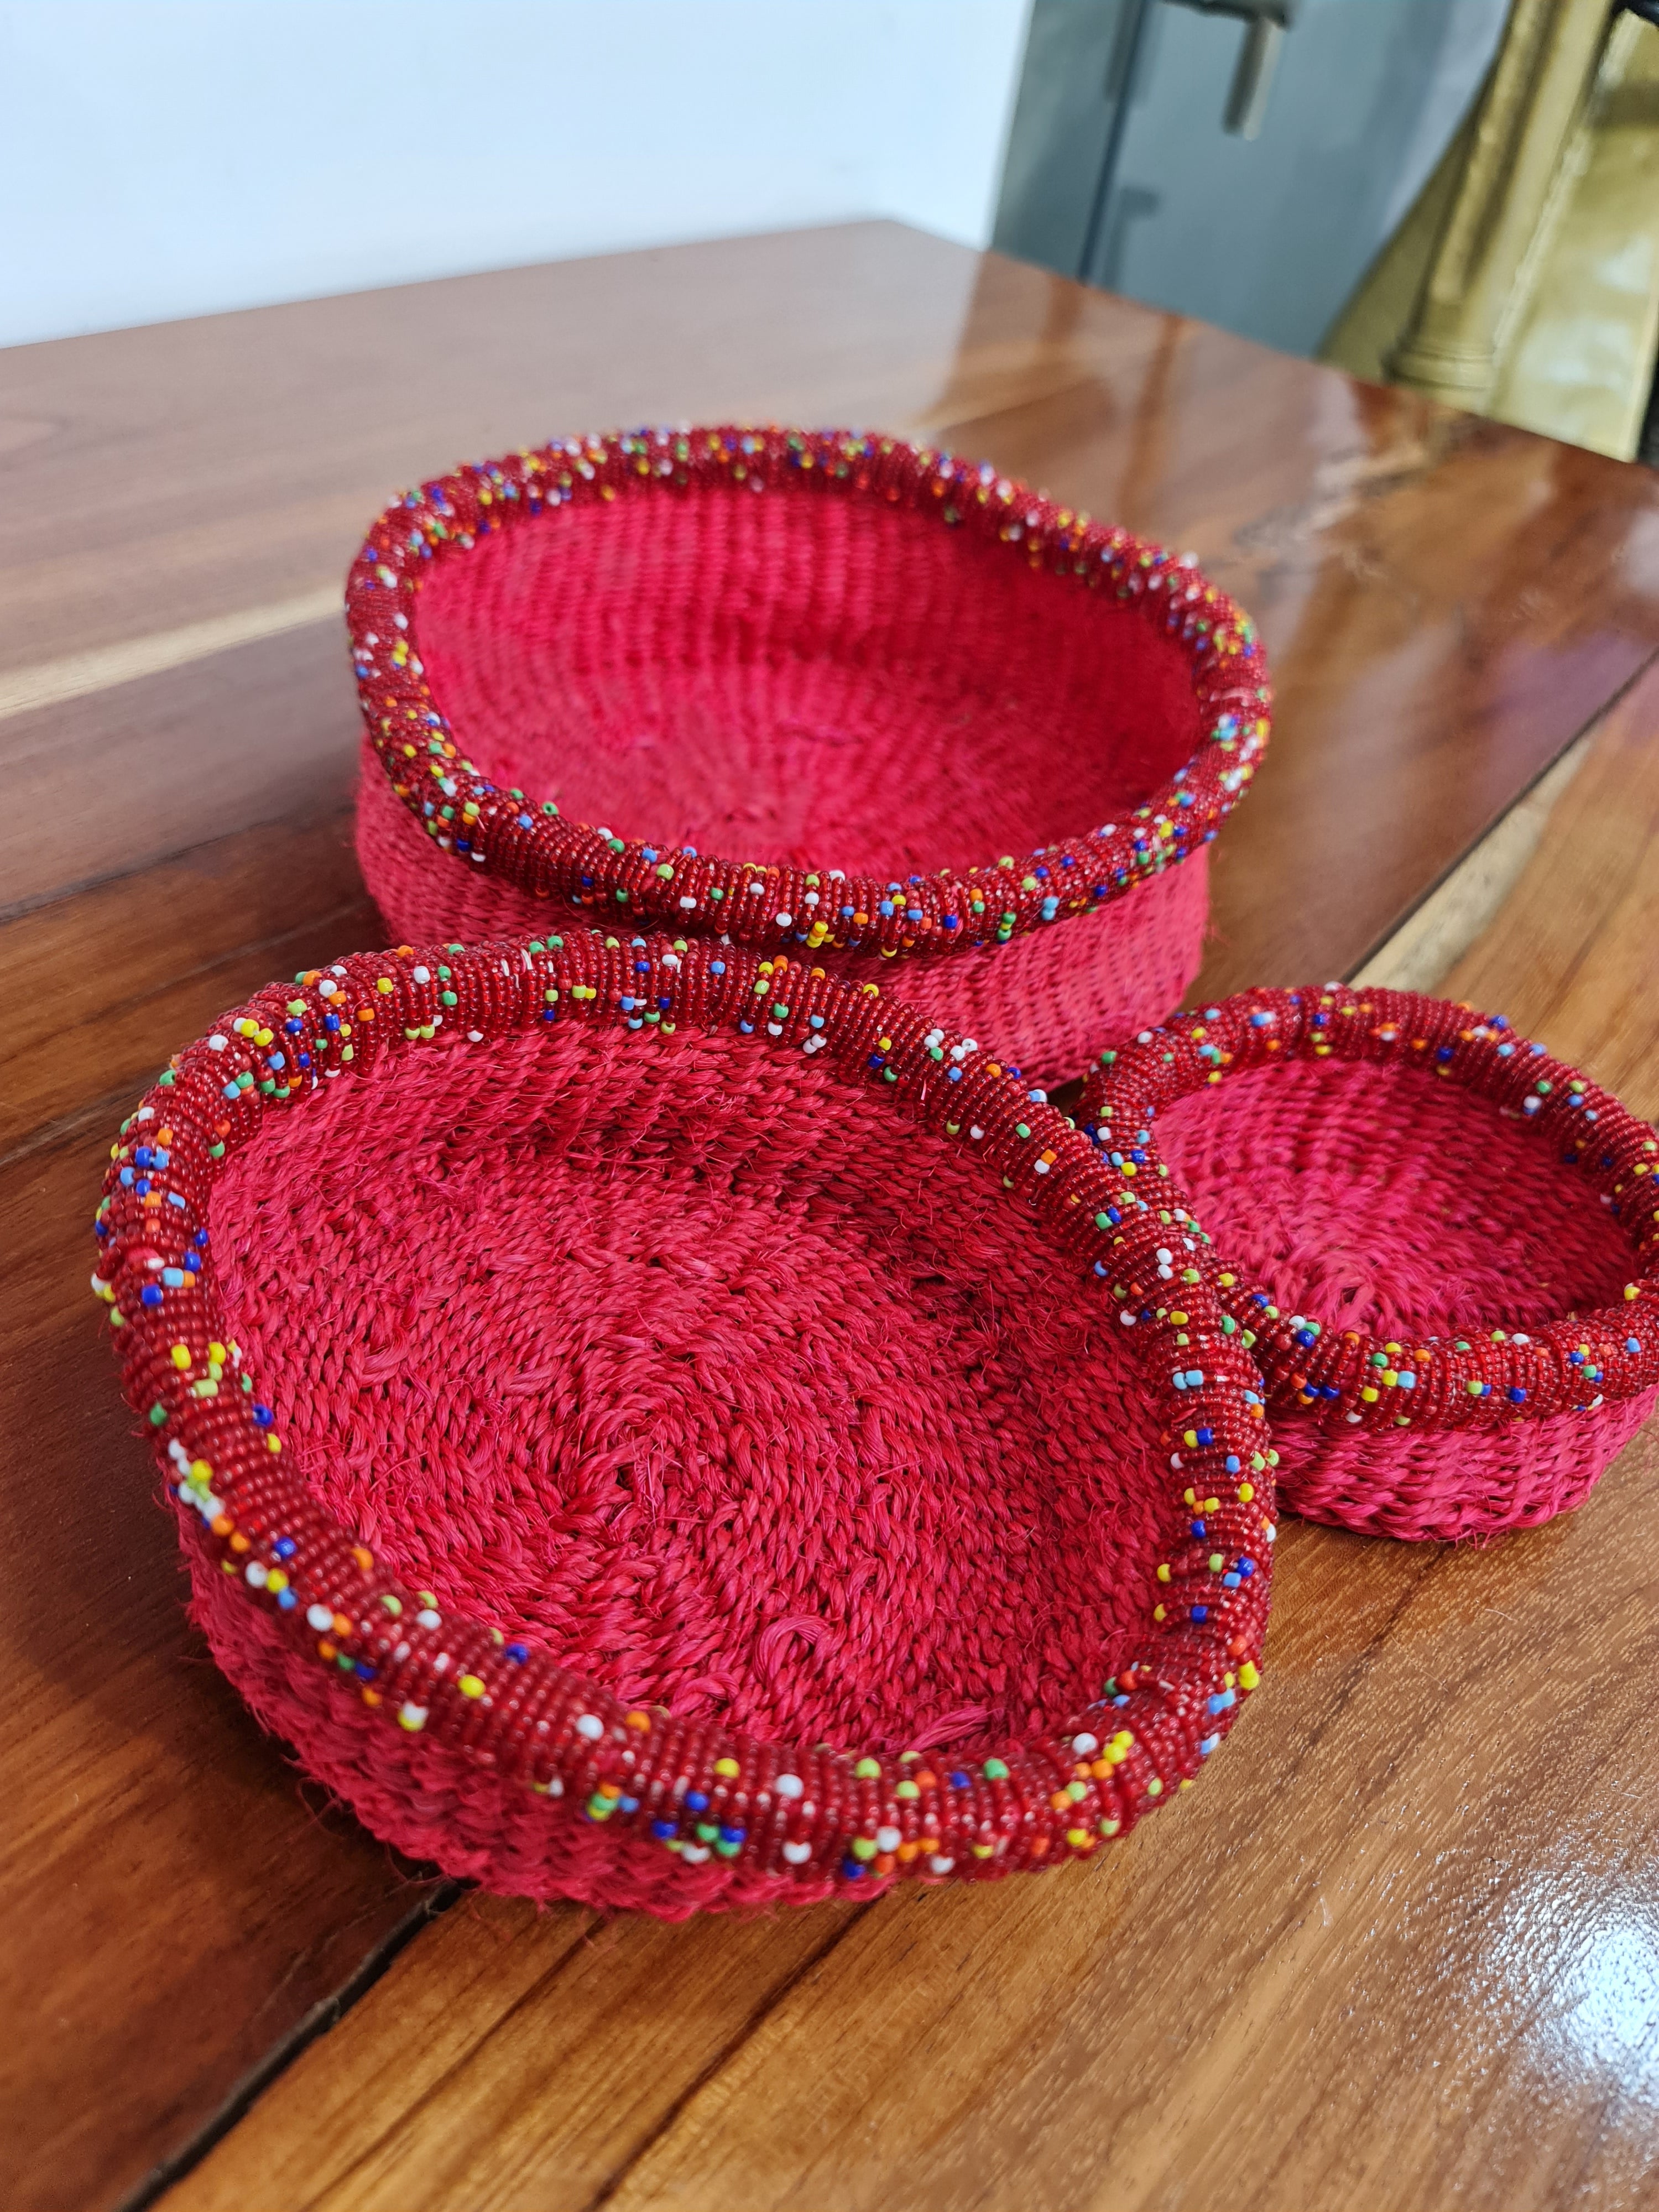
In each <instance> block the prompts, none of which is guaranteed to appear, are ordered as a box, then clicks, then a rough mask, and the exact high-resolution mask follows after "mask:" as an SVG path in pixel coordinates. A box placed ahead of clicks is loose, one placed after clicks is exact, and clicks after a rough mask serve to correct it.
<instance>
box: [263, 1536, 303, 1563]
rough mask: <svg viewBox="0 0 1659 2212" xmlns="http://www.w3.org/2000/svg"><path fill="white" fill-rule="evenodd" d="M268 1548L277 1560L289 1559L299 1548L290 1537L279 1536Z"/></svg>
mask: <svg viewBox="0 0 1659 2212" xmlns="http://www.w3.org/2000/svg"><path fill="white" fill-rule="evenodd" d="M270 1548H271V1550H272V1551H273V1552H275V1553H276V1556H277V1558H278V1559H292V1558H293V1557H294V1554H295V1552H296V1551H297V1550H298V1549H299V1547H298V1545H297V1544H295V1541H294V1539H293V1537H292V1536H279V1537H278V1538H277V1539H276V1542H275V1543H274V1544H273V1545H272V1546H271V1547H270Z"/></svg>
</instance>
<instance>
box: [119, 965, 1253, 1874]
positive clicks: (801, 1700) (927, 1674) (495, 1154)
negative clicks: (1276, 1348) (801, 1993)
mask: <svg viewBox="0 0 1659 2212" xmlns="http://www.w3.org/2000/svg"><path fill="white" fill-rule="evenodd" d="M1117 1184H1118V1179H1117V1178H1116V1177H1115V1176H1113V1175H1112V1174H1111V1173H1110V1172H1109V1170H1107V1169H1106V1168H1105V1167H1104V1166H1103V1163H1102V1162H1101V1161H1100V1160H1099V1159H1098V1158H1097V1157H1096V1156H1095V1154H1094V1152H1093V1151H1092V1149H1091V1146H1090V1145H1089V1144H1088V1142H1087V1140H1086V1139H1085V1138H1084V1137H1083V1136H1082V1135H1081V1134H1080V1133H1079V1132H1078V1131H1077V1130H1076V1129H1074V1128H1073V1126H1072V1125H1071V1123H1069V1122H1068V1121H1066V1120H1065V1119H1063V1118H1062V1117H1061V1116H1060V1115H1059V1114H1057V1113H1056V1112H1054V1109H1051V1108H1049V1107H1048V1106H1046V1105H1044V1104H1043V1103H1041V1101H1040V1099H1036V1098H1034V1097H1032V1095H1031V1093H1030V1089H1029V1087H1028V1085H1026V1084H1025V1083H1024V1082H1023V1081H1021V1080H1019V1079H1016V1078H1015V1077H1014V1076H1012V1074H1011V1073H1008V1072H1007V1071H1006V1069H1004V1068H1003V1067H1001V1066H1000V1065H999V1064H998V1063H997V1062H996V1061H994V1060H991V1059H989V1058H988V1057H987V1055H986V1054H984V1053H982V1052H979V1051H975V1050H970V1049H968V1048H965V1047H964V1046H963V1045H961V1044H959V1043H957V1042H955V1041H953V1040H952V1039H951V1037H950V1036H948V1035H946V1034H945V1031H944V1030H941V1029H940V1028H939V1026H937V1025H936V1024H930V1023H929V1021H928V1020H927V1018H926V1017H925V1016H924V1015H922V1014H921V1013H919V1012H914V1011H912V1010H910V1009H909V1008H908V1007H906V1006H902V1005H895V1004H890V1003H888V1002H887V1001H885V1000H882V999H881V998H880V996H879V994H877V993H876V992H874V991H873V989H872V988H869V987H863V988H859V987H848V986H846V985H843V984H842V983H840V982H838V981H836V980H834V979H833V978H830V977H829V976H827V975H825V974H824V973H823V970H822V969H816V968H814V969H810V970H809V969H807V968H806V967H805V966H804V965H801V964H799V963H789V962H787V961H785V960H784V959H782V958H781V957H780V958H776V959H773V960H766V959H763V958H762V957H761V956H760V955H759V954H757V953H755V952H749V951H735V950H733V951H723V950H722V948H720V947H719V946H718V945H692V944H690V943H687V942H685V941H684V940H682V941H681V942H680V943H678V945H671V944H670V943H669V942H668V940H666V939H663V938H653V939H643V938H640V939H633V940H618V939H616V938H614V937H612V938H605V937H602V936H600V935H599V934H597V933H593V932H590V931H586V930H584V931H580V932H578V933H572V934H571V935H570V936H569V937H568V938H566V939H563V940H561V939H557V938H554V939H550V940H545V941H544V940H539V939H538V940H534V941H532V942H531V943H529V944H526V943H525V942H523V941H522V940H519V941H514V942H512V943H502V944H496V945H487V946H484V947H482V948H480V949H478V950H476V951H461V950H460V949H459V947H456V946H450V947H447V948H445V949H441V950H440V951H429V952H426V953H423V954H416V953H414V952H411V951H410V950H409V949H408V948H407V947H404V948H400V949H399V951H397V952H395V953H389V954H385V955H375V956H368V955H365V956H360V957H354V958H352V959H349V960H346V961H343V962H341V963H338V964H337V965H336V966H334V967H331V968H329V969H324V970H321V971H311V972H308V973H307V974H305V975H301V977H299V978H298V979H297V981H296V982H295V984H294V985H292V986H291V987H273V988H271V989H270V990H267V991H264V992H262V993H261V994H259V995H258V997H257V998H256V999H254V1000H252V1001H251V1002H250V1004H249V1005H248V1006H246V1007H245V1008H244V1009H243V1010H242V1011H241V1012H240V1013H238V1014H237V1015H235V1016H234V1017H228V1018H226V1019H225V1020H224V1021H223V1022H222V1024H220V1027H219V1028H218V1030H216V1031H215V1033H214V1034H213V1035H212V1036H209V1037H208V1038H206V1039H205V1040H204V1041H203V1042H199V1043H197V1044H194V1045H191V1047H190V1048H188V1049H187V1050H186V1051H185V1052H184V1053H182V1054H179V1056H178V1057H177V1059H175V1060H174V1061H173V1064H172V1066H170V1067H169V1069H168V1070H167V1072H166V1073H164V1074H163V1076H162V1077H161V1081H160V1084H159V1085H158V1086H157V1087H156V1088H155V1090H153V1091H151V1092H150V1093H149V1097H147V1098H146V1099H145V1101H144V1103H143V1105H142V1106H141V1107H140V1108H139V1109H137V1113H136V1114H135V1115H133V1116H132V1117H131V1118H130V1119H129V1120H128V1121H126V1122H125V1123H124V1124H123V1127H122V1130H121V1134H120V1140H119V1142H118V1144H117V1146H115V1147H114V1155H113V1159H112V1165H111V1168H110V1171H109V1176H108V1181H107V1184H106V1193H105V1197H104V1200H103V1203H102V1206H100V1216H99V1220H98V1224H97V1228H98V1235H99V1238H100V1262H99V1273H98V1274H97V1275H96V1276H95V1277H94V1289H95V1290H96V1291H98V1292H99V1295H100V1297H103V1298H105V1299H106V1300H107V1301H108V1302H109V1304H110V1305H111V1307H112V1312H111V1316H110V1318H111V1322H112V1325H113V1326H114V1328H115V1342H116V1345H117V1348H118V1352H119V1355H120V1358H121V1362H122V1366H123V1371H124V1376H125V1388H126V1390H127V1393H128V1395H129V1397H130V1400H131V1403H132V1405H133V1406H134V1407H135V1408H136V1409H137V1411H138V1412H139V1413H141V1414H142V1415H143V1417H144V1419H145V1420H146V1422H147V1423H148V1424H149V1428H150V1431H151V1432H152V1433H153V1436H154V1439H155V1448H156V1450H157V1454H158V1457H159V1461H160V1463H161V1468H162V1470H163V1473H164V1474H165V1477H166V1483H167V1492H168V1493H169V1495H170V1497H171V1498H173V1500H174V1501H176V1505H177V1509H178V1511H179V1517H180V1520H181V1522H182V1524H183V1527H184V1529H185V1548H186V1550H187V1553H188V1554H189V1559H190V1564H191V1572H192V1575H193V1577H194V1583H195V1589H196V1598H195V1611H196V1613H197V1618H198V1620H200V1621H201V1623H202V1625H203V1626H204V1628H205V1630H206V1632H207V1634H208V1637H209V1638H210V1642H211V1644H212V1646H213V1650H214V1651H215V1654H216V1656H217V1658H218V1660H219V1662H220V1663H221V1665H222V1667H223V1668H224V1669H225V1671H226V1673H227V1674H228V1675H229V1676H230V1677H231V1679H232V1680H233V1681H234V1682H235V1684H236V1685H237V1686H238V1687H239V1688H240V1690H241V1692H243V1694H244V1695H245V1696H246V1699H247V1700H248V1702H249V1703H250V1705H252V1708H253V1710H254V1711H255V1712H256V1713H257V1714H258V1717H260V1718H261V1719H262V1720H263V1721H264V1722H265V1723H267V1724H268V1725H269V1726H270V1727H271V1728H272V1729H276V1730H278V1731H280V1732H281V1733H282V1734H283V1735H285V1736H286V1737H288V1738H289V1740H290V1741H292V1742H293V1743H294V1744H295V1746H296V1747H297V1748H298V1750H299V1753H300V1755H301V1759H302V1760H303V1762H304V1764H305V1765H306V1766H307V1768H308V1769H309V1770H310V1771H312V1772H313V1774H315V1775H317V1776H319V1777H320V1778H322V1779H323V1780H324V1781H325V1783H327V1784H329V1785H330V1786H331V1788H333V1789H334V1790H337V1792H338V1793H339V1795H340V1796H342V1797H343V1798H345V1799H347V1800H348V1801H349V1802H350V1803H351V1804H352V1805H353V1806H354V1807H355V1808H356V1810H357V1812H358V1813H359V1814H360V1815H361V1817H362V1819H363V1820H364V1821H365V1822H366V1823H367V1824H368V1826H369V1827H370V1828H372V1829H373V1830H374V1832H376V1833H377V1834H379V1835H380V1836H382V1837H384V1838H387V1839H388V1840H389V1841H391V1842H392V1843H394V1844H398V1845H399V1846H401V1847H402V1848H403V1849H404V1850H406V1851H409V1852H410V1853H412V1854H414V1855H415V1856H416V1857H421V1858H424V1859H431V1860H435V1861H436V1862H437V1863H439V1864H440V1865H441V1866H442V1867H444V1868H446V1869H448V1870H449V1871H450V1872H451V1873H453V1874H456V1875H466V1876H474V1877H477V1879H478V1880H479V1881H483V1882H484V1883H486V1884H488V1885H489V1886H491V1887H495V1888H497V1889H501V1890H504V1891H508V1892H512V1893H525V1894H528V1895H531V1896H535V1897H546V1896H552V1895H563V1896H569V1897H574V1898H578V1899H585V1900H586V1901H588V1902H590V1903H593V1904H599V1905H639V1906H643V1907H645V1908H647V1909H648V1910H650V1911H653V1912H658V1913H661V1914H665V1915H668V1916H674V1917H678V1916H679V1915H682V1914H684V1913H687V1912H690V1911H693V1910H696V1908H698V1907H707V1906H717V1905H755V1904H762V1903H767V1902H770V1901H778V1900H781V1901H788V1902H805V1901H809V1900H811V1899H816V1898H819V1897H822V1896H824V1895H827V1894H829V1893H836V1892H843V1891H844V1892H847V1893H860V1894H862V1893H868V1892H870V1891H871V1890H872V1888H874V1887H879V1886H880V1885H881V1884H882V1883H884V1882H885V1881H889V1880H890V1879H892V1878H894V1877H896V1875H900V1874H903V1873H907V1872H908V1873H909V1874H912V1875H918V1876H920V1877H921V1878H922V1879H923V1880H927V1881H937V1880H943V1879H945V1878H951V1879H963V1878H964V1877H966V1878H986V1877H989V1876H994V1875H1002V1874H1006V1873H1008V1872H1011V1871H1013V1870H1015V1869H1035V1868H1040V1867H1045V1866H1051V1865H1054V1864H1055V1863H1059V1862H1060V1861H1061V1860H1064V1859H1067V1858H1074V1857H1087V1856H1088V1855H1090V1854H1091V1853H1092V1852H1093V1851H1094V1850H1096V1849H1097V1845H1098V1844H1099V1842H1100V1840H1101V1838H1103V1837H1106V1836H1112V1835H1116V1834H1121V1833H1122V1832H1125V1831H1127V1829H1128V1828H1129V1827H1131V1826H1133V1823H1134V1821H1135V1820H1137V1819H1138V1818H1139V1815H1140V1814H1142V1813H1143V1812H1145V1811H1146V1809H1148V1808H1150V1807H1151V1806H1152V1805H1154V1804H1155V1803H1157V1802H1158V1800H1159V1799H1160V1798H1161V1797H1162V1796H1164V1795H1165V1794H1167V1793H1169V1792H1170V1791H1171V1790H1175V1789H1176V1787H1178V1786H1180V1785H1182V1784H1185V1783H1186V1782H1187V1781H1188V1780H1189V1779H1190V1778H1191V1777H1192V1776H1193V1775H1194V1774H1195V1773H1196V1771H1198V1768H1199V1766H1200V1764H1201V1762H1202V1761H1203V1759H1205V1757H1206V1756H1207V1754H1208V1753H1209V1752H1210V1751H1212V1749H1213V1748H1214V1747H1215V1746H1216V1744H1217V1743H1218V1741H1220V1740H1221V1738H1222V1737H1223V1736H1224V1735H1225V1734H1226V1732H1227V1729H1228V1728H1229V1726H1230V1725H1231V1721H1232V1719H1233V1718H1234V1717H1235V1716H1236V1712H1237V1702H1238V1699H1239V1698H1240V1697H1241V1696H1242V1695H1243V1693H1245V1692H1248V1691H1249V1689H1250V1688H1252V1687H1253V1686H1255V1681H1256V1679H1257V1674H1256V1668H1257V1662H1258V1661H1259V1658H1260V1655H1261V1638H1262V1633H1263V1630H1264V1626H1265V1623H1266V1619H1267V1600H1268V1587H1269V1580H1270V1574H1269V1565H1270V1560H1271V1547H1272V1543H1273V1527H1272V1525H1271V1516H1272V1513H1273V1481H1272V1477H1271V1473H1270V1471H1269V1469H1268V1467H1267V1449H1268V1447H1267V1426H1266V1423H1265V1419H1264V1417H1263V1413H1262V1407H1261V1394H1260V1389H1259V1383H1260V1377H1259V1376H1257V1374H1256V1371H1255V1368H1254V1367H1253V1365H1252V1364H1251V1363H1250V1361H1249V1358H1248V1357H1247V1356H1246V1355H1245V1353H1244V1352H1243V1351H1242V1349H1240V1348H1239V1346H1237V1342H1236V1341H1229V1340H1227V1339H1226V1338H1225V1336H1224V1334H1223V1332H1222V1329H1221V1326H1220V1317H1219V1313H1218V1307H1217V1304H1216V1301H1215V1297H1214V1294H1213V1292H1212V1291H1211V1290H1210V1289H1209V1288H1208V1287H1207V1285H1203V1284H1198V1285H1194V1286H1193V1288H1192V1290H1191V1291H1190V1292H1188V1291H1185V1290H1183V1291H1182V1296H1181V1301H1180V1304H1179V1306H1178V1307H1176V1306H1174V1305H1173V1304H1172V1305H1171V1306H1170V1307H1169V1308H1167V1309H1164V1310H1160V1311H1159V1312H1158V1314H1157V1315H1156V1316H1149V1318H1148V1321H1147V1323H1146V1326H1145V1327H1143V1328H1137V1329H1136V1330H1134V1331H1133V1333H1129V1332H1125V1331H1124V1330H1123V1329H1121V1328H1120V1327H1118V1326H1117V1322H1116V1316H1115V1311H1114V1310H1113V1308H1112V1306H1111V1304H1110V1301H1109V1298H1108V1297H1106V1295H1105V1291H1104V1282H1105V1278H1106V1276H1107V1274H1108V1273H1109V1272H1110V1271H1111V1270H1115V1269H1121V1268H1131V1269H1139V1270H1140V1271H1141V1272H1142V1273H1146V1275H1147V1278H1148V1280H1149V1281H1150V1280H1151V1279H1152V1273H1154V1272H1155V1271H1156V1270H1157V1269H1158V1267H1159V1266H1160V1264H1161V1262H1160V1260H1159V1257H1158V1247H1159V1240H1160V1237H1161V1233H1162V1232H1161V1230H1160V1228H1159V1225H1158V1224H1157V1222H1156V1221H1155V1220H1154V1219H1153V1218H1152V1216H1150V1215H1147V1214H1144V1213H1141V1212H1138V1211H1137V1210H1135V1209H1134V1208H1133V1207H1130V1208H1127V1209H1125V1208H1123V1207H1121V1206H1120V1205H1119V1203H1118V1202H1117V1199H1116V1196H1115V1194H1116V1190H1117Z"/></svg>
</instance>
